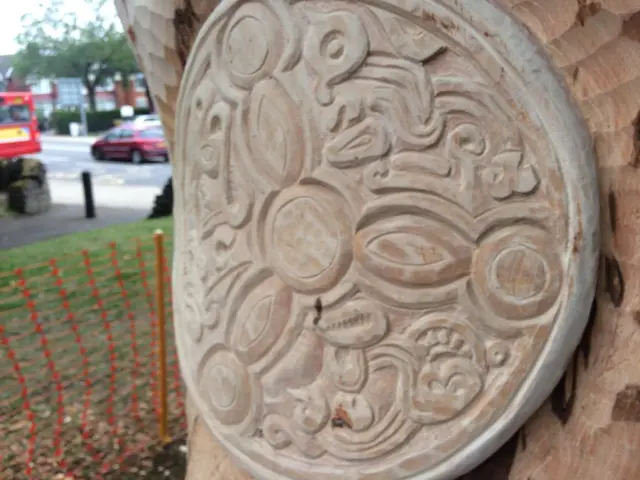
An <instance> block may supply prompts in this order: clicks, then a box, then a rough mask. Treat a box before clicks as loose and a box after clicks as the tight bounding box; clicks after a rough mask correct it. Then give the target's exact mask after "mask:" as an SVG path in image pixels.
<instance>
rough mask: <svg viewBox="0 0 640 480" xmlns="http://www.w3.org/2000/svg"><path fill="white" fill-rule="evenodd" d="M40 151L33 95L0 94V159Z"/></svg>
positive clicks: (28, 93) (17, 93) (21, 93)
mask: <svg viewBox="0 0 640 480" xmlns="http://www.w3.org/2000/svg"><path fill="white" fill-rule="evenodd" d="M41 151H42V145H41V143H40V131H39V129H38V118H37V117H36V113H35V108H34V104H33V95H32V94H31V93H30V92H0V159H10V158H16V157H21V156H24V155H31V154H34V153H40V152H41Z"/></svg>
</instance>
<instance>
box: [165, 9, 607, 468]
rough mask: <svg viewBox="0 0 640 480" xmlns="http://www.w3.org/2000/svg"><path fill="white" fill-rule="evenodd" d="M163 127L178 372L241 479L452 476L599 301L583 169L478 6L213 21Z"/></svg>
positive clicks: (548, 80)
mask: <svg viewBox="0 0 640 480" xmlns="http://www.w3.org/2000/svg"><path fill="white" fill-rule="evenodd" d="M177 125H178V129H177V133H176V153H175V157H176V158H175V160H176V161H175V169H176V171H175V178H176V185H175V189H176V202H177V203H176V242H177V243H176V246H177V250H176V262H175V281H174V287H175V308H176V314H177V322H178V323H177V335H178V342H179V352H180V361H181V365H182V369H183V374H184V376H185V380H186V383H187V386H188V389H189V391H190V393H191V395H192V396H193V398H194V402H195V405H196V406H197V408H198V409H199V411H200V413H201V414H202V416H203V417H204V419H205V420H206V422H207V423H208V425H209V426H210V428H211V429H212V431H213V433H214V434H215V435H216V437H217V438H218V439H219V440H220V441H221V442H222V444H223V445H224V446H225V447H226V448H227V449H228V450H229V451H230V452H231V453H232V454H233V455H234V456H235V457H236V458H238V459H239V460H240V462H241V463H242V464H243V465H244V466H245V467H246V468H248V469H249V470H250V471H251V473H252V474H254V475H255V476H256V477H257V478H265V479H275V478H295V479H312V478H313V479H316V478H317V479H336V478H341V479H369V480H373V479H376V480H378V479H384V480H388V479H399V478H416V479H417V478H419V479H444V478H455V477H456V476H457V475H460V474H462V473H464V472H465V471H467V470H469V469H470V468H472V467H473V466H475V465H477V464H478V463H479V462H481V461H482V460H484V459H485V458H486V457H488V456H489V455H491V454H492V453H493V452H494V451H495V450H496V449H497V448H498V447H499V446H500V445H501V444H502V443H503V442H504V441H506V440H507V439H508V438H509V436H510V435H512V434H513V433H514V432H515V430H516V429H517V428H518V427H519V426H520V425H521V424H522V423H523V422H524V421H525V420H526V419H527V418H528V417H529V416H530V415H531V414H532V413H533V411H534V410H535V409H536V408H537V407H538V406H539V405H540V404H541V402H542V401H543V400H544V398H545V397H546V396H547V395H548V394H549V392H550V390H551V388H552V387H553V386H554V384H555V382H556V381H557V380H558V378H559V376H560V375H561V374H562V372H563V370H564V366H565V363H566V361H567V359H568V358H569V356H570V354H571V353H572V351H573V349H574V348H575V346H576V344H577V342H578V340H579V337H580V335H581V332H582V330H583V327H584V325H585V322H586V320H587V309H588V307H589V304H590V297H591V296H592V295H593V291H594V283H595V268H596V255H597V216H598V205H597V193H596V183H595V168H594V160H593V156H592V151H591V145H590V142H589V137H588V135H587V133H586V127H585V125H584V124H583V122H582V120H581V119H580V118H579V117H578V116H577V115H576V113H575V111H574V108H573V105H572V104H571V101H570V99H569V97H568V94H567V93H566V90H565V87H564V85H563V84H562V80H561V79H560V77H559V76H557V75H556V74H555V73H554V72H553V71H552V69H551V67H550V66H549V65H548V63H547V62H546V59H545V58H543V57H542V56H541V54H540V53H539V52H538V50H537V47H536V45H535V44H534V43H533V42H532V40H531V39H530V37H529V36H528V35H527V33H526V32H525V31H524V30H523V29H522V28H521V27H520V26H519V25H518V24H516V23H515V21H514V20H513V19H511V18H510V17H508V16H507V15H506V14H504V13H503V12H501V11H500V10H498V9H497V8H496V7H495V6H494V3H493V2H490V1H485V0H466V1H464V0H460V1H445V0H438V1H436V0H395V1H383V0H375V1H374V0H370V1H359V2H355V1H349V2H342V1H329V0H327V1H293V0H290V1H286V0H262V1H257V0H256V1H227V2H223V3H222V4H221V5H220V6H219V7H218V8H217V10H216V11H215V12H214V14H213V15H212V16H211V18H209V19H208V20H207V21H206V23H205V25H204V26H203V27H202V29H201V31H200V33H199V35H198V38H197V40H196V42H195V45H194V47H193V50H192V53H191V55H190V58H189V61H188V64H187V68H186V73H185V77H184V78H183V82H182V85H181V88H180V98H179V104H178V113H177Z"/></svg>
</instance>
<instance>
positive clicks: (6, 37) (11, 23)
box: [0, 0, 115, 55]
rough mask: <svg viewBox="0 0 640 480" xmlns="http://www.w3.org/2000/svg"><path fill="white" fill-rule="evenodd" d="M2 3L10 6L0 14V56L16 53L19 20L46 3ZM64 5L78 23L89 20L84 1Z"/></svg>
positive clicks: (68, 1)
mask: <svg viewBox="0 0 640 480" xmlns="http://www.w3.org/2000/svg"><path fill="white" fill-rule="evenodd" d="M2 2H3V3H7V4H11V6H9V5H6V6H5V8H3V9H2V14H0V55H10V54H12V53H16V50H17V49H18V46H17V45H16V44H15V38H16V36H17V35H18V34H19V33H20V31H21V30H22V24H21V22H20V18H22V15H24V14H26V13H31V14H33V15H38V10H39V8H38V7H39V5H40V4H41V3H46V0H11V1H9V0H2ZM110 3H113V2H110ZM64 4H65V9H66V10H68V11H70V12H77V15H78V17H79V20H80V21H83V20H85V19H90V18H91V15H92V11H91V8H90V7H88V6H87V5H86V3H85V1H84V0H66V1H65V2H64ZM114 12H115V9H114ZM114 15H115V13H114Z"/></svg>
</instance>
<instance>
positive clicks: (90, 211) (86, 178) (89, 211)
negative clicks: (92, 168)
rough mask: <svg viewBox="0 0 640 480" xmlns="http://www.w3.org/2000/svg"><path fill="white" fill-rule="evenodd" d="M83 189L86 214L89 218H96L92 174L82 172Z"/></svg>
mask: <svg viewBox="0 0 640 480" xmlns="http://www.w3.org/2000/svg"><path fill="white" fill-rule="evenodd" d="M82 189H83V190H84V212H85V216H86V217H87V218H96V207H95V205H94V203H93V187H92V185H91V172H87V171H84V172H82Z"/></svg>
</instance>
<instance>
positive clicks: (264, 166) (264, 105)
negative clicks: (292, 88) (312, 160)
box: [244, 78, 305, 188]
mask: <svg viewBox="0 0 640 480" xmlns="http://www.w3.org/2000/svg"><path fill="white" fill-rule="evenodd" d="M244 124H245V133H246V134H247V136H248V143H249V151H250V153H251V155H250V160H251V161H252V167H253V168H255V169H256V170H257V171H258V172H260V173H261V174H262V175H264V176H265V179H267V180H269V181H270V183H271V186H273V187H275V188H281V187H285V186H287V185H291V184H293V183H294V182H295V181H296V180H297V179H298V177H299V176H300V172H301V171H302V167H303V165H304V158H305V144H304V140H305V132H304V128H303V126H302V125H303V124H302V118H301V117H300V109H299V107H298V106H297V105H296V104H295V102H294V101H293V100H292V99H291V97H290V96H289V94H288V93H287V91H286V90H285V89H284V88H283V87H282V85H280V84H279V83H278V82H277V81H276V80H275V79H273V78H268V79H265V80H263V81H261V82H260V83H259V84H258V85H256V86H255V87H254V88H253V90H252V91H251V97H250V103H249V109H248V112H247V113H245V123H244Z"/></svg>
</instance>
